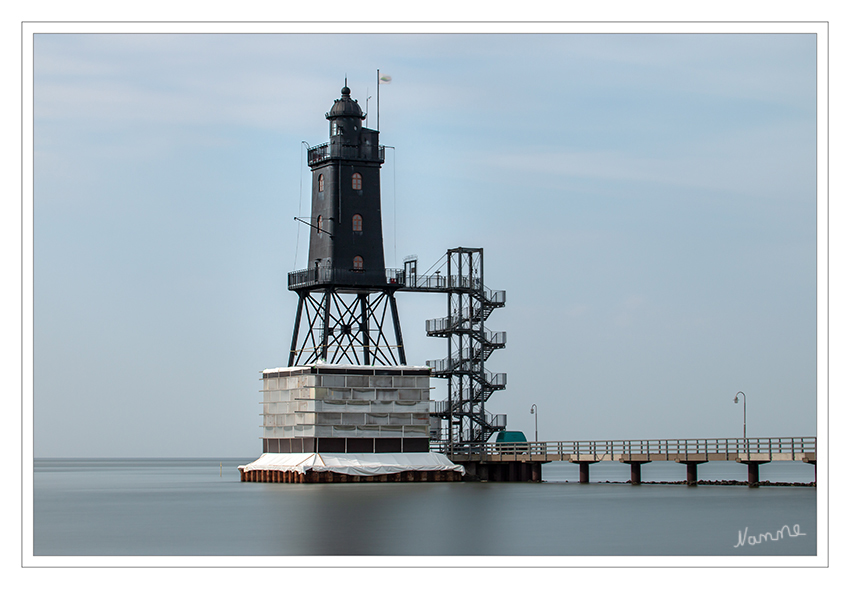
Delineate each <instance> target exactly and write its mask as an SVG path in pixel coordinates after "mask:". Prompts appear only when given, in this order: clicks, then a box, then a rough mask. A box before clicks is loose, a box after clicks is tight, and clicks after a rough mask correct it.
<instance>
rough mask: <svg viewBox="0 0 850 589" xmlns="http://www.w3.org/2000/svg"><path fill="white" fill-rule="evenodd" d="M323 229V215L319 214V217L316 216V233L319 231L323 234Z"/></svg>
mask: <svg viewBox="0 0 850 589" xmlns="http://www.w3.org/2000/svg"><path fill="white" fill-rule="evenodd" d="M322 229H323V228H322V216H321V215H319V216H318V217H316V233H318V234H319V235H321V234H322Z"/></svg>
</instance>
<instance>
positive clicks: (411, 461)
mask: <svg viewBox="0 0 850 589" xmlns="http://www.w3.org/2000/svg"><path fill="white" fill-rule="evenodd" d="M239 470H241V471H243V472H249V471H252V470H281V471H287V470H291V471H295V472H298V473H306V472H308V471H311V470H313V471H317V472H325V471H331V472H337V473H340V474H347V475H355V476H375V475H381V474H394V473H397V472H407V471H427V470H453V471H457V472H459V473H461V474H464V473H465V469H464V468H463V467H462V466H461V465H459V464H455V463H454V462H452V461H451V460H449V459H448V458H446V457H445V456H444V455H443V454H436V453H434V452H410V453H397V454H327V453H324V452H323V453H321V454H316V453H312V454H274V453H265V454H263V455H262V456H260V457H259V458H257V459H256V460H255V461H254V462H252V463H250V464H245V465H243V466H240V467H239Z"/></svg>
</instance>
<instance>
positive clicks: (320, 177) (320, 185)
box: [319, 174, 325, 192]
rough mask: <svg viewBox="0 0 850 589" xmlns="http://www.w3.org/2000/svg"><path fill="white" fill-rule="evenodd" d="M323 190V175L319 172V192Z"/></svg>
mask: <svg viewBox="0 0 850 589" xmlns="http://www.w3.org/2000/svg"><path fill="white" fill-rule="evenodd" d="M324 191H325V175H324V174H319V192H324Z"/></svg>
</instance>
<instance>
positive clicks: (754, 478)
mask: <svg viewBox="0 0 850 589" xmlns="http://www.w3.org/2000/svg"><path fill="white" fill-rule="evenodd" d="M742 462H743V461H742ZM766 462H770V461H769V460H761V461H757V462H756V461H753V462H744V464H746V465H747V484H748V485H749V486H750V487H758V486H759V464H765V463H766Z"/></svg>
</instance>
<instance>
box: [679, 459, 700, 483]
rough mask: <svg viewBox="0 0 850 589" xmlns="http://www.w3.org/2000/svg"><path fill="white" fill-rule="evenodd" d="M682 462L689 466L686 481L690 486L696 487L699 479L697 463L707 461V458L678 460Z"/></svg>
mask: <svg viewBox="0 0 850 589" xmlns="http://www.w3.org/2000/svg"><path fill="white" fill-rule="evenodd" d="M676 462H679V463H680V464H684V465H685V466H686V467H687V478H686V482H687V484H688V486H689V487H695V486H696V484H697V481H698V480H699V479H698V478H697V464H703V463H704V462H707V461H705V460H677V461H676Z"/></svg>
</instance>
